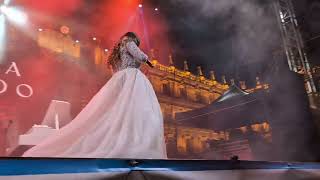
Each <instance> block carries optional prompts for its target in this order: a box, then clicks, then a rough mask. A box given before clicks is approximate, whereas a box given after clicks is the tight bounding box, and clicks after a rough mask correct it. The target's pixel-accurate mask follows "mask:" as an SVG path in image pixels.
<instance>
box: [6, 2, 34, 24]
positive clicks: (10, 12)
mask: <svg viewBox="0 0 320 180" xmlns="http://www.w3.org/2000/svg"><path fill="white" fill-rule="evenodd" d="M0 12H1V13H2V14H3V15H5V17H6V18H8V20H10V21H11V22H13V23H15V24H16V25H24V24H25V23H26V22H27V19H28V17H27V15H26V14H24V13H23V12H22V11H20V10H19V9H18V8H15V7H8V6H5V5H2V6H0Z"/></svg>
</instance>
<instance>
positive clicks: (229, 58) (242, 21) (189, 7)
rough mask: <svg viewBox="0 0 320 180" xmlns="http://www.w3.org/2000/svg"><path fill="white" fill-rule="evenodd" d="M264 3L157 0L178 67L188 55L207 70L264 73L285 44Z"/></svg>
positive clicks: (248, 76)
mask: <svg viewBox="0 0 320 180" xmlns="http://www.w3.org/2000/svg"><path fill="white" fill-rule="evenodd" d="M263 2H264V1H259V0H243V1H240V0H228V1H226V0H185V1H182V0H171V1H157V0H153V3H154V4H155V5H157V6H159V7H160V9H161V13H162V14H164V15H165V16H166V19H167V21H168V24H169V27H170V39H171V41H172V43H174V44H175V49H174V54H175V56H176V58H175V59H177V62H176V63H177V64H178V66H180V67H182V61H183V60H184V59H188V61H189V62H190V64H192V65H193V66H196V65H202V67H203V68H204V70H205V72H206V73H208V72H209V70H214V71H215V72H216V73H217V74H218V78H221V75H226V76H227V79H230V78H236V79H237V80H251V81H252V80H253V79H255V77H256V76H261V74H262V72H263V71H265V68H266V67H267V65H268V64H269V63H271V61H272V58H273V57H272V55H271V54H272V52H273V51H274V50H277V49H279V47H280V46H281V39H280V32H279V26H278V24H277V20H276V17H275V13H274V10H273V8H272V6H271V4H270V3H263ZM192 69H193V70H195V67H193V68H192Z"/></svg>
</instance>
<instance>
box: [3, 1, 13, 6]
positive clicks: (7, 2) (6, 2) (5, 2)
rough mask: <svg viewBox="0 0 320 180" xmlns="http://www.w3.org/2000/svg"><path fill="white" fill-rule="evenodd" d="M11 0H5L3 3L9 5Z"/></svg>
mask: <svg viewBox="0 0 320 180" xmlns="http://www.w3.org/2000/svg"><path fill="white" fill-rule="evenodd" d="M10 1H11V0H4V2H3V4H4V5H9V4H10Z"/></svg>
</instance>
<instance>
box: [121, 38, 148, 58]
mask: <svg viewBox="0 0 320 180" xmlns="http://www.w3.org/2000/svg"><path fill="white" fill-rule="evenodd" d="M126 48H127V50H128V51H129V53H130V54H131V55H132V56H133V57H134V59H136V60H138V61H140V62H147V60H148V56H147V55H146V54H145V53H144V52H142V51H141V50H140V49H139V47H138V46H137V45H136V43H134V42H133V41H130V42H128V43H127V44H126Z"/></svg>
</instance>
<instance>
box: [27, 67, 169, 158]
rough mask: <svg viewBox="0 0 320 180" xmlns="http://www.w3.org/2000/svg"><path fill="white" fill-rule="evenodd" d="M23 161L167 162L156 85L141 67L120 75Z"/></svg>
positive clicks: (33, 149)
mask: <svg viewBox="0 0 320 180" xmlns="http://www.w3.org/2000/svg"><path fill="white" fill-rule="evenodd" d="M23 157H70V158H134V159H166V158H167V155H166V146H165V141H164V127H163V117H162V113H161V109H160V105H159V102H158V99H157V97H156V94H155V92H154V90H153V88H152V85H151V83H150V82H149V80H148V79H147V77H146V76H145V75H144V74H143V73H142V72H141V71H140V70H139V69H137V68H127V69H124V70H121V71H118V72H116V73H115V74H114V75H113V76H112V77H111V79H110V80H109V81H108V82H107V83H106V84H105V85H104V86H103V87H102V88H101V89H100V91H99V92H98V93H97V94H96V95H95V96H94V97H93V98H92V99H91V101H90V102H89V103H88V105H87V106H86V107H85V108H84V109H83V110H82V111H81V112H80V113H79V114H78V115H77V116H76V117H75V119H73V120H72V121H71V122H70V123H69V124H67V125H66V126H65V127H63V128H61V129H60V130H59V132H58V133H57V134H54V135H52V136H50V137H48V138H47V139H45V140H44V142H42V143H40V144H39V145H36V146H34V147H33V148H31V149H29V150H28V151H26V152H25V153H24V154H23Z"/></svg>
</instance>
